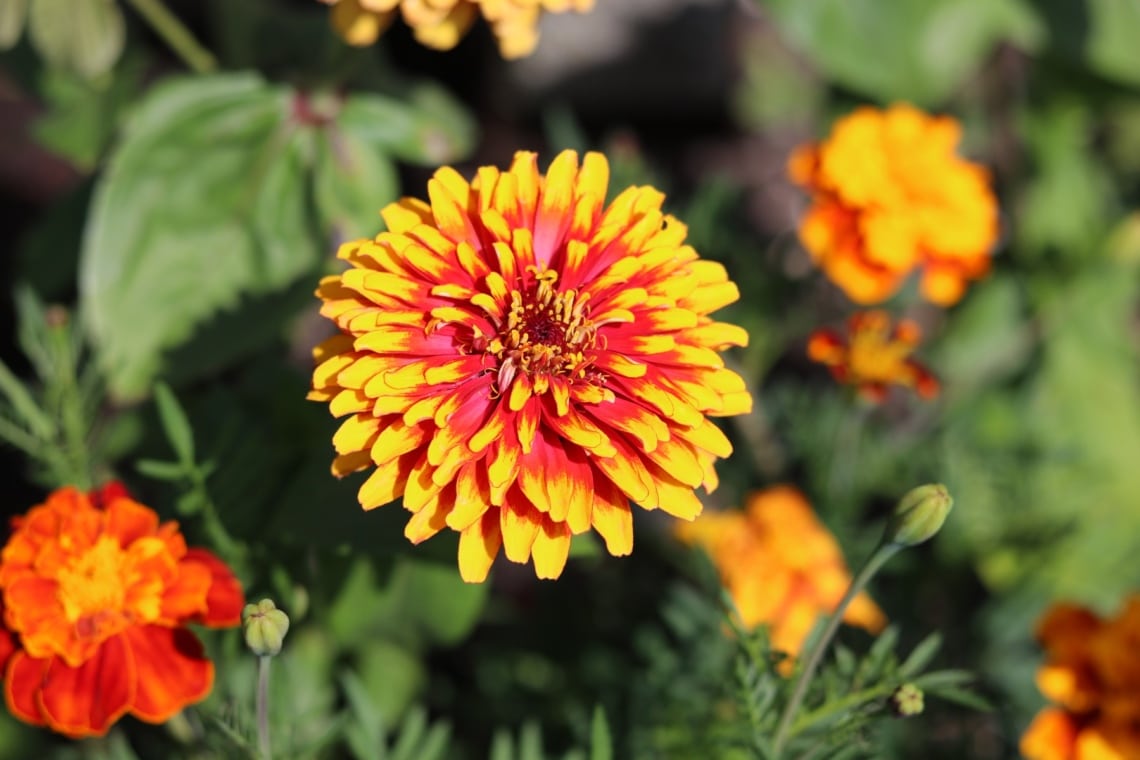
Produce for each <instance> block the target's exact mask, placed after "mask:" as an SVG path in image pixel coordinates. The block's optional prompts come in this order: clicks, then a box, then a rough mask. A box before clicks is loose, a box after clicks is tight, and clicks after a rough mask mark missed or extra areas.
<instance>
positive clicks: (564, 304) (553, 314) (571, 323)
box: [486, 269, 597, 392]
mask: <svg viewBox="0 0 1140 760" xmlns="http://www.w3.org/2000/svg"><path fill="white" fill-rule="evenodd" d="M532 271H533V273H534V282H533V283H532V284H531V285H530V286H529V287H527V288H526V289H525V290H512V291H511V294H510V299H511V300H510V310H509V311H508V312H507V318H506V321H505V322H504V323H503V325H502V328H501V330H500V332H499V335H498V336H497V337H496V338H494V339H493V340H491V341H490V342H489V343H488V344H487V346H486V352H487V353H488V354H490V355H492V356H494V357H496V358H497V359H498V360H499V377H498V386H499V391H500V392H503V391H505V390H506V389H507V388H508V387H510V384H511V382H512V381H513V380H514V378H515V376H516V375H517V374H518V373H519V372H524V373H526V374H527V375H539V376H551V375H558V376H562V377H569V378H584V377H586V373H587V370H588V368H589V366H590V361H591V360H590V358H589V357H588V356H587V352H588V351H589V350H590V349H591V348H593V346H594V343H595V341H596V338H597V326H596V325H595V324H594V323H593V322H592V321H590V309H589V306H588V301H589V296H588V295H587V294H579V293H578V292H577V291H574V290H567V291H564V292H561V293H559V292H558V290H557V289H556V288H555V283H556V281H557V280H558V273H557V272H553V271H550V270H547V271H543V272H539V271H537V270H533V269H532ZM541 384H542V385H545V384H546V379H545V378H543V379H542V380H541Z"/></svg>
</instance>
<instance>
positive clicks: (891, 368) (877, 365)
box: [807, 310, 938, 401]
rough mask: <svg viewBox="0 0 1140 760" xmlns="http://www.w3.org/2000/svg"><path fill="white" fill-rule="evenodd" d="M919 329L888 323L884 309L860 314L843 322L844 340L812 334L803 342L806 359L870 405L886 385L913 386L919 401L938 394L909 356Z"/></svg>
mask: <svg viewBox="0 0 1140 760" xmlns="http://www.w3.org/2000/svg"><path fill="white" fill-rule="evenodd" d="M921 338H922V330H921V329H920V328H919V326H918V325H917V324H916V323H914V322H912V321H911V320H909V319H901V320H899V322H898V324H897V325H892V323H891V317H890V315H889V314H887V313H886V312H885V311H879V310H872V311H861V312H856V313H855V314H852V315H851V317H850V318H848V320H847V336H846V337H844V336H843V335H840V334H839V333H837V332H835V331H834V330H828V329H826V328H825V329H820V330H816V331H815V332H814V333H812V334H811V337H810V338H808V347H807V353H808V358H810V359H811V360H812V361H817V362H819V363H821V364H826V365H827V367H828V369H830V370H831V375H832V377H834V378H835V379H836V381H837V382H840V383H843V384H845V385H852V386H854V387H856V388H858V389H859V392H860V393H862V394H863V395H864V396H866V397H867V398H869V399H871V400H872V401H882V400H883V398H885V397H886V395H887V389H888V388H889V387H890V386H891V385H902V386H905V387H907V388H914V390H915V392H917V393H918V395H919V396H922V397H923V398H933V397H934V396H937V395H938V380H937V379H936V378H935V377H934V375H932V374H931V373H930V372H929V371H928V370H927V369H926V368H925V367H923V366H922V365H921V364H919V363H918V362H917V361H915V360H914V359H911V358H910V355H911V353H913V352H914V349H915V348H916V347H917V346H918V343H919V340H920V339H921Z"/></svg>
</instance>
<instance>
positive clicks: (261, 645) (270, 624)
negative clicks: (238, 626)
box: [241, 599, 289, 657]
mask: <svg viewBox="0 0 1140 760" xmlns="http://www.w3.org/2000/svg"><path fill="white" fill-rule="evenodd" d="M241 622H242V632H243V633H244V635H245V644H246V646H248V647H249V648H250V650H252V651H253V653H254V654H255V655H257V656H258V657H272V656H273V655H275V654H277V653H278V652H280V651H281V644H282V642H284V640H285V634H286V633H287V632H288V631H289V616H288V615H286V614H285V613H284V612H283V611H281V610H279V609H277V605H276V604H274V603H273V600H272V599H262V600H261V601H260V602H258V603H257V604H247V605H246V606H245V609H243V610H242V611H241Z"/></svg>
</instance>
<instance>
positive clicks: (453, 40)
mask: <svg viewBox="0 0 1140 760" xmlns="http://www.w3.org/2000/svg"><path fill="white" fill-rule="evenodd" d="M321 2H324V3H327V4H329V5H332V6H333V9H332V22H333V26H334V27H336V29H337V31H338V32H339V33H340V35H341V36H342V37H344V39H345V41H346V42H348V43H349V44H350V45H371V44H372V43H374V42H375V41H376V39H377V38H378V37H379V36H380V34H381V33H382V32H383V31H384V30H385V29H387V28H388V25H389V24H391V23H392V19H393V18H394V17H395V15H396V12H397V11H399V12H400V13H401V15H403V17H404V22H405V23H406V24H407V25H408V26H410V27H412V30H413V32H414V34H415V37H416V40H418V41H419V42H420V43H421V44H423V45H427V46H428V47H432V48H436V49H438V50H450V49H451V48H453V47H455V46H456V45H457V44H458V43H459V40H461V39H462V38H463V35H464V34H466V33H467V30H468V29H469V28H470V27H471V24H472V22H473V21H474V20H475V16H476V15H477V14H482V15H483V18H484V19H486V21H487V23H488V24H490V25H491V31H493V32H494V33H495V39H497V40H498V42H499V50H500V52H501V53H502V54H503V57H504V58H522V57H523V56H527V55H530V54H531V53H532V52H534V48H535V46H536V45H537V44H538V19H539V16H540V15H541V14H542V12H543V11H550V12H552V13H562V12H565V11H570V10H573V11H579V12H582V11H588V10H590V9H591V8H593V7H594V0H321Z"/></svg>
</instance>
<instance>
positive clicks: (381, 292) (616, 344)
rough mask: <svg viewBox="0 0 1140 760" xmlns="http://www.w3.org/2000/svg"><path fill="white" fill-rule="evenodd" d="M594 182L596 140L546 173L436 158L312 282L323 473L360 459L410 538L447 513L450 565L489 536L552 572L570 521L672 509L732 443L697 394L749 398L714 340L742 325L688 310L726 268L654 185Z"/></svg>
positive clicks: (628, 526)
mask: <svg viewBox="0 0 1140 760" xmlns="http://www.w3.org/2000/svg"><path fill="white" fill-rule="evenodd" d="M608 182H609V168H608V164H607V163H606V159H605V157H604V156H602V155H600V154H597V153H588V154H586V156H585V158H584V160H583V161H582V163H581V165H579V160H578V156H577V154H576V153H574V152H573V151H565V152H563V153H561V154H560V155H559V156H558V157H557V158H556V159H555V160H554V162H553V163H552V164H551V165H550V168H549V170H548V171H547V173H546V175H545V176H543V175H542V174H541V173H540V172H539V170H538V164H537V159H536V157H535V155H534V154H533V153H525V152H520V153H518V154H517V155H516V156H515V160H514V162H513V164H512V165H511V167H510V169H509V170H508V171H505V172H504V171H500V170H498V169H496V168H494V167H483V168H481V169H479V171H478V172H477V174H476V176H475V179H474V180H473V181H472V182H468V181H467V180H465V179H464V178H463V177H462V176H460V175H459V173H458V172H456V171H455V170H453V169H450V168H443V169H440V170H439V171H438V172H436V174H435V176H434V178H433V179H431V180H430V181H429V182H428V196H429V198H430V202H429V203H425V202H423V201H420V200H417V199H411V198H406V199H404V200H402V201H400V202H398V203H394V204H392V205H390V206H388V207H387V208H385V209H384V210H383V212H382V215H383V217H384V220H385V222H386V223H387V227H388V230H387V232H383V233H381V234H379V235H378V236H376V238H375V239H374V240H358V241H355V242H351V243H347V244H345V245H344V246H342V247H341V249H340V251H339V254H338V255H339V256H340V258H342V259H344V260H345V261H347V262H348V264H349V267H350V268H349V269H348V270H347V271H346V272H344V273H343V274H339V275H335V276H331V277H327V278H325V279H324V280H323V281H322V282H321V286H320V288H319V290H318V291H317V294H318V296H319V297H320V298H321V300H323V301H324V306H323V308H322V312H321V313H322V314H324V315H325V316H326V317H328V318H329V319H331V320H333V321H334V322H335V323H336V325H337V326H338V327H339V328H340V334H339V335H336V336H335V337H333V338H332V339H331V340H329V341H327V342H325V343H324V344H322V345H321V346H319V347H318V348H317V349H316V350H315V357H316V359H317V361H318V366H317V368H316V370H315V372H314V375H313V390H312V391H311V393H310V396H309V397H310V398H312V399H315V400H319V401H327V402H329V404H330V409H331V411H332V413H333V414H334V415H336V416H338V417H345V418H346V420H345V422H344V423H343V424H342V425H341V427H340V429H339V431H338V432H337V433H336V436H335V437H334V439H333V443H334V445H335V447H336V451H337V453H338V455H339V456H337V458H336V459H335V460H334V462H333V473H334V474H335V475H337V476H344V475H347V474H348V473H351V472H354V471H357V470H362V469H367V468H373V471H372V473H371V475H370V476H369V478H368V479H367V480H366V481H365V482H364V484H363V485H362V486H361V488H360V492H359V500H360V504H361V505H362V506H363V507H364V508H365V509H372V508H374V507H378V506H381V505H383V504H387V503H388V502H391V501H393V500H395V499H397V498H400V497H403V502H404V507H405V508H406V509H408V510H409V511H410V512H412V517H411V519H410V520H409V521H408V524H407V528H406V530H405V535H406V536H407V537H408V538H409V539H410V540H411V541H413V542H415V543H419V542H421V541H423V540H425V539H427V538H429V537H431V536H432V535H434V534H436V533H437V532H439V531H441V530H443V529H444V528H451V529H452V530H455V531H458V532H459V533H460V539H459V569H460V572H461V574H462V576H463V578H464V579H466V580H468V581H472V582H478V581H481V580H483V579H484V578H485V577H486V576H487V572H488V570H489V568H490V566H491V563H492V561H493V560H494V558H495V556H496V554H497V553H498V551H499V549H500V546H501V547H502V548H503V551H504V553H505V554H506V556H507V559H509V560H511V561H513V562H518V563H525V562H527V561H528V560H530V559H533V561H534V567H535V571H536V573H537V575H538V576H539V577H541V578H556V577H558V576H559V575H560V574H561V572H562V568H563V566H564V565H565V562H566V558H567V553H568V552H569V549H570V540H571V536H572V535H575V534H580V533H583V532H586V531H588V530H590V529H591V528H593V529H595V530H597V532H598V533H599V534H600V535H601V536H602V538H603V539H604V540H605V543H606V547H607V548H608V550H609V551H610V553H611V554H614V555H623V554H628V553H629V552H630V551H631V549H632V546H633V517H632V514H631V511H630V502H631V501H632V502H635V503H637V504H639V505H640V506H642V507H644V508H645V509H656V508H658V507H660V508H661V509H662V510H664V511H666V512H668V513H669V514H672V515H675V516H677V517H681V518H684V519H692V518H693V517H695V516H696V515H697V514H698V513H699V512H700V511H701V502H700V500H699V499H698V498H697V496H696V495H695V494H694V493H693V489H694V488H695V487H696V486H700V485H703V486H704V487H705V488H706V489H707V490H712V489H713V488H715V487H716V484H717V476H716V472H715V471H714V468H713V462H714V461H715V460H716V459H717V458H718V457H724V456H727V455H728V454H729V453H730V452H731V451H732V447H731V445H730V444H729V441H728V439H727V438H726V437H725V435H724V434H723V433H722V432H721V431H720V429H719V428H718V427H717V426H716V425H715V424H713V423H712V422H711V421H710V420H709V419H708V415H734V414H741V413H744V412H747V411H749V410H750V409H751V405H752V399H751V397H750V396H749V394H748V392H747V390H746V389H745V386H744V382H743V380H742V379H741V378H740V377H739V376H738V375H737V374H736V373H734V372H732V371H730V370H728V369H726V368H725V366H724V362H723V360H722V358H721V357H720V355H719V353H718V352H720V351H722V350H723V349H725V348H727V347H729V346H741V345H745V344H746V343H747V340H748V335H747V333H745V332H744V330H742V329H741V328H739V327H736V326H734V325H730V324H725V323H722V322H715V321H713V320H712V319H711V318H710V317H709V316H708V315H709V314H710V313H711V312H713V311H715V310H717V309H719V308H720V307H722V306H724V305H726V304H729V303H731V302H733V301H735V300H736V299H737V298H738V295H739V294H738V291H737V289H736V286H735V285H734V284H733V283H732V282H730V281H729V280H728V278H727V275H726V272H725V269H724V267H723V266H722V265H720V264H718V263H715V262H712V261H703V260H701V259H700V258H699V257H698V255H697V253H696V251H694V250H693V249H692V248H691V247H690V246H687V245H685V243H684V240H685V235H686V228H685V225H683V224H682V223H680V222H679V221H678V220H677V219H675V218H673V217H672V216H670V215H668V214H664V213H662V211H661V204H662V201H663V200H664V196H663V195H662V194H661V193H659V192H658V191H656V190H654V189H653V188H650V187H633V188H629V189H627V190H625V191H624V192H622V193H620V194H619V195H618V196H617V197H616V198H615V199H614V200H613V202H611V203H610V204H608V205H607V204H606V201H605V199H606V190H607V185H608Z"/></svg>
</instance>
